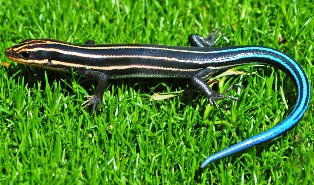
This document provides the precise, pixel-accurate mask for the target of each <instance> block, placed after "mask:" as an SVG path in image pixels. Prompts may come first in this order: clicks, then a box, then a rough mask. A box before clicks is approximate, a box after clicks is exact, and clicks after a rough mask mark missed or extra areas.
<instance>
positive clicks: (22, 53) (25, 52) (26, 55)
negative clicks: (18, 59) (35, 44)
mask: <svg viewBox="0 0 314 185" xmlns="http://www.w3.org/2000/svg"><path fill="white" fill-rule="evenodd" d="M21 56H22V57H23V58H24V59H29V58H30V57H31V54H30V52H28V51H23V52H21Z"/></svg>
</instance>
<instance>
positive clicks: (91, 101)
mask: <svg viewBox="0 0 314 185" xmlns="http://www.w3.org/2000/svg"><path fill="white" fill-rule="evenodd" d="M85 97H87V98H88V99H87V100H86V101H84V102H83V104H82V106H83V108H84V109H85V108H86V107H91V112H92V114H94V112H95V110H96V107H97V105H98V104H99V103H100V102H101V100H100V98H98V97H97V96H96V95H93V96H85Z"/></svg>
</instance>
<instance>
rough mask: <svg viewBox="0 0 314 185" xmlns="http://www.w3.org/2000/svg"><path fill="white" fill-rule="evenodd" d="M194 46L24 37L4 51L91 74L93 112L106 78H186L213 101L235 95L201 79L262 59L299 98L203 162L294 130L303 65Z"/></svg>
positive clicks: (274, 54) (305, 90)
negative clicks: (282, 114)
mask: <svg viewBox="0 0 314 185" xmlns="http://www.w3.org/2000/svg"><path fill="white" fill-rule="evenodd" d="M189 41H190V43H191V45H192V46H195V47H174V46H162V45H140V44H139V45H95V44H93V43H90V44H87V45H73V44H69V43H64V42H60V41H56V40H47V39H37V40H26V41H23V42H21V43H20V44H18V45H16V46H13V47H10V48H8V49H6V51H5V52H6V55H7V57H8V58H9V59H11V60H13V61H16V62H18V63H21V64H28V65H30V66H35V67H41V68H47V69H53V70H62V71H69V70H71V69H74V70H76V71H77V72H79V73H80V74H84V75H87V76H89V77H92V78H95V79H96V80H97V81H98V84H97V87H96V91H95V94H94V95H93V96H92V98H91V99H90V100H89V105H90V106H91V107H92V110H93V111H94V110H95V108H96V106H97V104H98V103H99V102H100V101H101V100H102V97H103V93H104V90H105V87H106V85H107V82H108V80H109V79H116V78H187V79H190V80H191V83H192V84H193V85H194V86H195V87H196V88H198V89H199V90H200V91H201V92H203V93H204V94H205V95H206V96H207V97H208V98H209V100H210V102H211V103H214V104H215V101H216V100H217V99H223V98H233V99H235V98H234V97H232V96H227V95H225V94H224V93H222V94H219V93H217V92H215V91H213V90H212V89H210V87H209V86H208V84H207V83H206V82H205V79H206V78H208V77H210V76H213V75H216V74H217V73H221V72H222V71H224V70H227V69H229V68H232V67H235V66H239V65H244V64H250V63H261V64H265V65H268V64H269V65H272V66H274V67H275V68H279V69H281V70H283V71H284V72H285V73H287V74H288V75H290V76H291V77H292V79H293V80H294V82H295V85H296V88H297V91H298V97H297V100H296V105H295V107H294V109H293V110H292V111H291V113H290V114H289V115H288V116H287V118H286V119H284V120H283V121H282V122H280V123H278V124H277V125H276V126H274V127H273V128H271V129H269V130H267V131H264V132H262V133H260V134H258V135H255V136H253V137H250V138H248V139H246V140H243V141H241V142H239V143H237V144H235V145H232V146H230V147H228V148H226V149H224V150H222V151H219V152H217V153H215V154H213V155H211V156H209V157H208V158H207V159H205V161H204V162H203V163H202V164H201V166H200V169H204V168H205V167H206V166H207V165H208V164H209V163H211V162H213V161H216V160H218V159H221V158H223V157H226V156H229V155H231V154H234V153H237V152H240V151H243V150H245V149H247V148H250V147H252V146H255V145H258V144H260V143H263V142H266V141H269V140H271V139H273V138H275V137H277V136H279V135H280V134H282V133H284V132H285V131H287V130H289V129H290V128H292V127H293V126H294V125H296V124H297V123H298V121H299V120H300V119H301V118H302V116H303V115H304V113H305V111H306V109H307V107H308V104H309V100H310V85H309V81H308V78H307V76H306V74H305V73H304V71H303V69H302V68H301V67H300V66H299V65H298V64H297V63H296V62H295V61H294V60H293V59H292V58H290V57H289V56H287V55H286V54H284V53H282V52H280V51H277V50H274V49H271V48H266V47H254V46H247V47H228V48H213V47H210V46H211V45H212V44H211V43H212V42H211V40H210V39H208V38H204V37H201V36H199V35H190V36H189Z"/></svg>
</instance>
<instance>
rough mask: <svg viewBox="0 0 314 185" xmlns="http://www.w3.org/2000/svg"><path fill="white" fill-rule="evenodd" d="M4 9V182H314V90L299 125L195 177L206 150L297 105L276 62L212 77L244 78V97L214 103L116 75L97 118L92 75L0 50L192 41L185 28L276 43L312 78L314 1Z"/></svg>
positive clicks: (51, 4)
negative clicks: (90, 99)
mask: <svg viewBox="0 0 314 185" xmlns="http://www.w3.org/2000/svg"><path fill="white" fill-rule="evenodd" d="M0 6H1V9H0V17H1V19H0V33H1V34H0V41H1V42H0V51H1V52H0V60H1V63H0V64H1V65H0V73H1V75H0V130H1V132H0V169H1V170H0V184H100V183H102V184H161V183H162V184H194V183H195V184H198V183H199V184H313V181H314V180H312V179H313V175H314V127H313V123H314V116H313V113H314V107H313V98H311V103H310V106H309V109H308V111H307V112H306V114H305V116H304V117H303V119H302V120H301V121H300V122H299V124H298V125H297V126H296V127H295V128H293V129H292V130H290V131H289V132H287V133H286V134H284V135H282V136H280V137H278V138H277V139H275V140H273V141H271V142H268V143H265V144H262V145H259V146H257V147H253V148H251V149H249V150H247V151H245V152H242V153H239V154H236V155H232V156H230V157H227V158H224V159H221V160H219V161H216V162H214V163H212V164H210V165H209V166H208V168H206V170H205V171H204V172H203V173H202V174H199V176H198V177H197V178H196V175H195V173H196V171H197V170H198V167H199V165H200V163H201V162H202V161H203V160H204V159H205V158H206V157H207V156H209V155H211V154H213V153H215V152H217V151H220V150H222V149H224V148H226V147H228V146H230V145H232V144H235V143H237V142H239V141H241V140H243V139H246V138H248V137H251V136H253V135H256V134H258V133H260V132H262V131H265V130H267V129H269V128H272V127H273V126H274V125H276V124H277V123H279V122H280V121H282V120H283V119H284V118H285V117H286V116H287V115H288V114H289V112H290V111H291V110H292V109H293V107H294V103H295V100H296V97H297V93H296V88H295V85H294V83H293V81H292V80H291V79H290V77H289V76H288V75H285V73H284V72H282V71H279V70H278V69H275V68H273V67H271V66H257V65H248V66H242V67H237V68H236V69H234V70H233V71H232V73H231V74H230V75H228V76H222V77H221V78H215V79H210V80H209V83H211V85H213V88H214V89H215V90H217V91H219V92H222V91H224V90H225V89H227V88H228V87H229V86H230V85H232V84H241V86H242V88H239V89H236V90H233V91H231V92H230V94H231V95H234V96H237V97H239V100H238V101H232V100H223V101H218V105H219V108H216V107H214V106H211V105H210V104H209V100H208V99H207V98H206V97H204V96H202V95H201V94H200V93H197V92H193V91H191V84H190V83H189V81H187V80H180V79H176V80H173V79H164V80H163V79H119V80H112V81H110V85H109V86H108V88H107V90H106V91H105V94H104V98H103V103H102V104H101V105H100V106H99V107H98V110H97V111H96V112H95V114H94V115H92V114H91V113H90V111H88V109H86V108H84V107H83V106H82V104H83V102H84V101H85V100H86V96H87V95H90V94H93V92H94V90H95V86H96V82H95V81H93V80H92V79H88V78H85V76H82V75H80V74H78V73H75V72H74V71H73V72H71V73H61V72H56V71H48V70H47V71H45V70H42V69H38V68H32V67H29V66H23V65H19V64H16V63H14V62H11V61H9V59H7V58H6V56H5V54H4V50H5V48H7V47H10V46H12V45H14V44H17V43H19V42H21V41H23V40H25V39H30V38H50V39H58V40H62V41H66V42H71V43H76V44H83V43H85V41H86V40H88V39H93V40H95V42H96V43H97V44H103V43H108V44H114V43H147V44H150V43H154V44H164V45H174V46H187V45H188V41H187V38H188V35H189V34H191V33H198V34H200V35H204V36H206V35H208V34H210V33H211V32H213V31H215V30H219V34H218V35H220V36H221V37H220V38H219V39H217V42H216V44H215V46H216V47H223V46H238V45H258V46H267V47H271V48H275V49H277V50H280V51H282V52H284V53H286V54H288V55H290V56H291V57H293V58H294V59H295V60H296V61H297V62H298V63H299V64H300V65H301V66H302V67H303V68H304V70H305V71H306V73H307V75H308V78H309V80H310V81H312V82H313V80H314V68H313V61H314V51H313V46H314V45H313V43H314V42H313V41H314V20H313V17H314V14H313V12H314V3H312V2H311V1H310V0H300V1H291V2H285V1H279V0H275V1H267V0H258V1H251V2H248V1H244V2H242V1H241V2H238V1H231V0H227V1H224V2H223V1H218V0H213V1H207V0H195V1H191V2H187V1H183V0H178V1H168V0H167V1H164V2H163V1H150V0H146V1H144V0H143V1H136V2H134V1H118V0H112V1H109V0H108V1H95V2H94V1H89V0H86V1H80V2H74V1H73V2H71V1H61V0H52V1H43V0H40V1H32V0H27V1H18V0H14V1H5V0H1V1H0ZM312 87H313V86H312ZM312 89H313V88H312ZM183 90H184V91H183ZM182 91H183V92H182ZM312 92H313V90H312ZM312 94H314V92H313V93H312ZM164 95H165V96H164ZM156 96H157V98H161V99H162V100H155V99H154V97H156ZM169 97H170V98H169Z"/></svg>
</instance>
